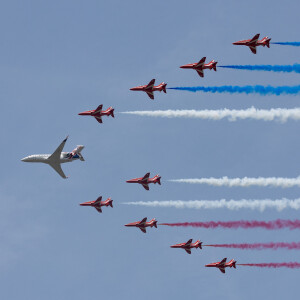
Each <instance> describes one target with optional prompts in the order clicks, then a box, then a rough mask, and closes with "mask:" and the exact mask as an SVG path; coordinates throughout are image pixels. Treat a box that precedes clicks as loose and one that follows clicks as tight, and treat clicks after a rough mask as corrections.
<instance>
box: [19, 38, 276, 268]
mask: <svg viewBox="0 0 300 300" xmlns="http://www.w3.org/2000/svg"><path fill="white" fill-rule="evenodd" d="M259 36H260V35H259V34H256V35H255V36H254V37H253V38H252V39H247V40H241V41H237V42H234V43H233V45H244V46H247V47H249V49H250V50H251V52H252V53H253V54H256V53H257V49H256V48H257V47H258V46H262V47H265V46H266V47H267V48H269V47H270V40H271V39H270V38H268V37H264V38H263V39H261V40H259ZM205 61H206V57H203V58H201V59H200V61H199V62H196V63H190V64H185V65H182V66H180V68H182V69H193V70H195V71H196V72H197V73H198V75H199V76H200V77H202V78H203V77H204V70H206V69H208V70H214V71H217V63H218V62H217V61H215V60H211V61H210V62H209V63H207V64H205ZM130 90H131V91H142V92H145V93H146V94H147V95H148V97H149V98H150V99H151V100H154V92H155V91H159V92H162V91H163V92H164V93H167V84H166V83H165V82H162V83H160V84H159V85H157V86H155V79H152V80H151V81H150V82H149V83H148V84H145V85H141V86H137V87H133V88H130ZM78 115H80V116H92V117H94V118H95V119H96V120H97V122H98V123H100V124H102V123H103V120H102V117H103V116H107V117H109V116H111V117H112V118H114V117H115V116H114V108H113V107H109V108H107V109H106V110H103V105H102V104H101V105H99V106H98V107H97V108H96V109H94V110H87V111H84V112H81V113H78ZM67 139H68V137H66V138H65V139H64V140H63V141H62V142H61V144H60V145H59V146H58V147H57V149H56V150H55V151H54V152H53V153H52V154H34V155H29V156H27V157H24V158H23V159H21V161H23V162H31V163H44V164H48V165H49V166H50V167H52V168H53V169H54V170H55V171H56V172H57V173H58V174H59V175H60V176H61V177H62V178H68V177H67V176H66V175H65V173H64V172H63V170H62V168H61V164H62V163H67V162H73V161H75V160H80V161H84V158H83V156H82V154H81V152H82V150H83V149H84V146H82V145H78V146H77V147H76V148H75V149H74V150H73V151H71V152H63V149H64V146H65V143H66V142H67ZM126 182H127V183H138V184H140V185H142V187H143V188H144V189H145V190H147V191H149V184H150V183H153V184H156V183H158V185H161V176H160V175H155V176H154V177H153V178H150V173H149V172H148V173H146V174H145V175H144V176H143V177H138V178H133V179H129V180H127V181H126ZM79 205H80V206H89V207H93V208H95V209H96V210H97V212H99V213H102V208H104V207H109V206H110V207H113V200H112V199H111V198H110V197H109V198H107V199H106V200H102V196H99V197H98V198H97V199H96V200H94V201H87V202H83V203H80V204H79ZM158 225H168V224H157V220H156V219H155V218H153V219H152V220H150V221H147V217H145V218H143V219H142V220H141V221H135V222H131V223H128V224H125V225H124V226H126V227H137V228H138V229H140V230H141V231H142V232H143V233H146V232H147V231H146V228H147V227H148V228H152V227H155V228H157V227H158ZM202 244H203V242H201V241H200V240H197V241H196V242H194V243H193V239H189V240H188V241H187V242H183V243H179V244H174V245H171V246H170V247H171V248H180V249H183V250H185V251H186V253H188V254H191V253H192V249H193V248H194V249H202ZM203 246H213V245H203ZM236 264H237V262H236V261H235V260H234V259H231V260H230V261H229V262H227V258H223V259H222V260H221V261H219V262H214V263H209V264H206V265H205V267H214V268H218V269H219V270H220V271H221V272H222V273H225V269H226V268H232V267H233V268H236ZM240 265H255V264H240ZM257 265H258V264H257Z"/></svg>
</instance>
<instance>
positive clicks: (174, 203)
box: [125, 198, 300, 211]
mask: <svg viewBox="0 0 300 300" xmlns="http://www.w3.org/2000/svg"><path fill="white" fill-rule="evenodd" d="M125 204H127V205H137V206H148V207H175V208H193V209H216V208H227V209H230V210H239V209H252V210H254V209H257V210H260V211H264V210H265V209H266V208H273V209H277V210H278V211H282V210H284V209H286V208H290V209H295V210H298V209H300V199H295V200H289V199H285V198H284V199H280V200H271V199H263V200H245V199H242V200H225V199H221V200H189V201H182V200H169V201H138V202H126V203H125Z"/></svg>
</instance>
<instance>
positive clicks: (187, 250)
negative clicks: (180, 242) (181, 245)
mask: <svg viewBox="0 0 300 300" xmlns="http://www.w3.org/2000/svg"><path fill="white" fill-rule="evenodd" d="M184 250H185V251H186V252H187V253H188V254H191V253H192V252H191V249H184Z"/></svg>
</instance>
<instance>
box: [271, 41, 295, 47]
mask: <svg viewBox="0 0 300 300" xmlns="http://www.w3.org/2000/svg"><path fill="white" fill-rule="evenodd" d="M270 44H275V45H285V46H294V47H300V42H272V43H270Z"/></svg>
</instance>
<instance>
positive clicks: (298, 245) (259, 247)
mask: <svg viewBox="0 0 300 300" xmlns="http://www.w3.org/2000/svg"><path fill="white" fill-rule="evenodd" d="M203 246H207V247H220V248H236V249H255V250H263V249H273V250H276V249H278V248H285V249H288V250H293V249H300V242H298V243H254V244H248V243H244V244H214V245H203Z"/></svg>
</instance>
